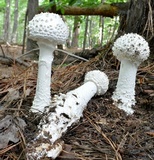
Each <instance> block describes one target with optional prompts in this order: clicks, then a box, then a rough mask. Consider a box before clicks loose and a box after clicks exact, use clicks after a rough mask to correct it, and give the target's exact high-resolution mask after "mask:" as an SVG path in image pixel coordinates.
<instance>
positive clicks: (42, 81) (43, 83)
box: [31, 42, 55, 112]
mask: <svg viewBox="0 0 154 160" xmlns="http://www.w3.org/2000/svg"><path fill="white" fill-rule="evenodd" d="M38 45H39V48H40V53H39V62H38V76H37V86H36V93H35V97H34V101H33V105H32V108H31V111H32V112H43V111H44V107H46V106H49V105H50V102H51V93H50V85H51V66H52V61H53V58H54V55H53V51H54V50H55V46H53V45H51V44H48V43H47V42H46V43H45V42H38Z"/></svg>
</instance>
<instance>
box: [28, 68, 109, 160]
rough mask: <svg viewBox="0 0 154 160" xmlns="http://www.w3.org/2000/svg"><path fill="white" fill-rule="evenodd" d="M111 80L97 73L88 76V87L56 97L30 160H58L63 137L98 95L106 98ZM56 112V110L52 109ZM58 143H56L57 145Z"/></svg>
mask: <svg viewBox="0 0 154 160" xmlns="http://www.w3.org/2000/svg"><path fill="white" fill-rule="evenodd" d="M108 84H109V80H108V77H107V75H106V74H105V73H103V72H101V71H99V70H94V71H90V72H88V73H87V74H86V75H85V80H84V84H83V85H82V86H80V87H78V88H77V89H75V90H72V91H70V92H68V93H66V94H60V95H57V96H55V97H54V98H53V102H52V103H51V106H52V107H53V108H55V109H54V111H51V108H50V107H48V108H46V110H45V112H44V114H45V116H44V118H43V119H42V120H41V122H40V124H39V133H38V135H37V137H36V138H35V140H33V141H32V142H31V143H30V144H28V147H27V148H28V152H27V157H29V158H30V159H36V157H37V159H41V157H44V156H45V157H50V158H53V159H54V158H56V157H57V156H58V154H59V153H60V152H61V150H62V146H61V144H59V141H58V142H57V140H59V138H60V137H61V136H62V134H63V133H64V132H66V131H67V129H68V127H70V126H71V125H72V124H73V123H75V122H77V121H78V120H79V119H80V118H81V117H82V115H83V110H84V109H85V107H86V106H87V103H88V102H89V100H90V99H91V98H92V97H93V96H94V95H103V94H104V93H105V92H106V91H107V89H108ZM52 110H53V109H52ZM55 142H56V143H55Z"/></svg>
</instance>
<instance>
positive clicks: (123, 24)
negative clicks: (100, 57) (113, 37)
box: [118, 0, 154, 58]
mask: <svg viewBox="0 0 154 160" xmlns="http://www.w3.org/2000/svg"><path fill="white" fill-rule="evenodd" d="M120 20H121V21H120V26H119V30H118V36H120V35H122V34H124V33H131V32H133V33H138V34H140V35H142V36H143V37H144V38H145V39H146V40H147V41H148V42H149V45H150V49H151V50H153V49H154V45H153V44H154V23H153V22H154V1H153V0H136V1H134V0H130V3H129V9H128V11H127V14H125V15H121V19H120ZM151 56H152V55H151ZM152 57H153V58H154V54H153V56H152Z"/></svg>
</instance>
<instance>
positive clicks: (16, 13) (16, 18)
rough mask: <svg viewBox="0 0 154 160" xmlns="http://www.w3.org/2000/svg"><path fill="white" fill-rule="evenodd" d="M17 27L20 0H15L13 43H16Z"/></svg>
mask: <svg viewBox="0 0 154 160" xmlns="http://www.w3.org/2000/svg"><path fill="white" fill-rule="evenodd" d="M17 28H18V0H15V8H14V24H13V30H12V36H11V43H16V41H17Z"/></svg>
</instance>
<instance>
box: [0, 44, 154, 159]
mask: <svg viewBox="0 0 154 160" xmlns="http://www.w3.org/2000/svg"><path fill="white" fill-rule="evenodd" d="M16 51H18V52H19V48H18V47H17V48H16V49H15V50H14V51H13V52H16ZM6 52H7V51H5V53H6ZM7 53H8V52H7ZM19 55H20V54H19ZM102 55H103V56H102V57H101V58H100V55H99V56H96V57H95V58H92V59H90V60H89V61H88V62H77V63H76V64H71V65H69V64H67V65H56V66H54V67H53V75H52V81H53V83H52V86H51V87H52V94H58V93H59V92H61V93H66V92H67V91H69V90H72V89H75V88H76V87H78V86H80V85H81V84H82V82H83V78H84V75H85V73H86V72H87V71H89V70H93V69H100V70H102V71H104V72H105V73H106V74H107V75H108V76H109V79H110V84H109V89H108V91H107V92H106V93H105V95H103V96H95V97H93V98H92V99H91V100H90V102H89V103H88V105H87V108H86V109H85V111H84V113H83V117H82V118H81V119H80V121H79V122H78V123H76V124H73V125H72V126H71V127H70V128H69V129H68V131H67V132H66V133H65V134H64V135H63V136H62V138H61V139H62V140H63V141H64V148H63V151H62V153H61V154H60V155H59V157H58V158H56V160H153V159H154V63H153V62H150V61H147V62H145V63H144V64H143V65H141V66H140V67H139V69H138V73H137V80H136V89H135V90H136V105H135V106H134V107H133V108H134V110H135V112H134V114H133V115H126V113H125V112H124V111H122V110H120V109H118V108H117V107H116V106H114V105H113V101H112V98H111V97H112V94H113V91H114V90H115V87H116V82H117V79H118V70H119V63H118V62H117V61H116V60H115V58H114V57H113V56H112V54H111V51H109V50H108V49H106V48H105V49H104V50H102ZM16 56H18V55H16ZM26 63H28V64H31V66H30V67H25V66H24V65H23V66H22V65H21V64H18V63H13V64H10V65H8V64H4V63H1V64H0V105H1V106H3V108H4V109H5V110H1V111H0V119H2V118H3V117H5V116H6V115H8V114H9V115H10V114H11V115H13V116H18V117H20V118H22V119H24V120H25V122H26V123H27V127H26V129H25V131H24V132H23V133H22V134H20V136H21V140H20V142H19V143H17V144H13V143H11V142H10V144H9V146H8V147H7V148H4V149H1V150H0V157H1V158H0V159H2V160H24V159H25V146H26V143H27V142H28V141H30V140H31V139H32V137H34V133H35V132H36V131H37V124H38V123H39V120H40V118H41V117H36V115H34V114H30V112H29V108H30V106H31V103H32V101H33V97H34V93H35V86H36V76H37V64H36V63H33V62H32V61H27V60H26ZM12 89H13V92H10V90H12ZM11 146H12V147H11ZM46 159H47V158H45V160H46Z"/></svg>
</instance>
